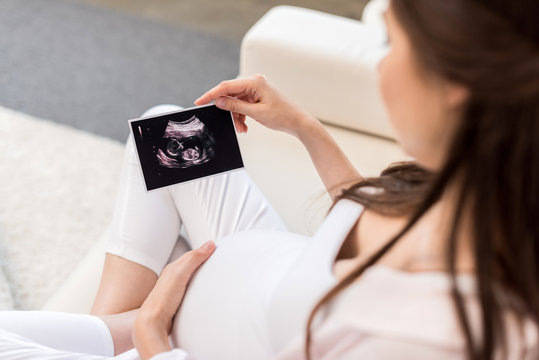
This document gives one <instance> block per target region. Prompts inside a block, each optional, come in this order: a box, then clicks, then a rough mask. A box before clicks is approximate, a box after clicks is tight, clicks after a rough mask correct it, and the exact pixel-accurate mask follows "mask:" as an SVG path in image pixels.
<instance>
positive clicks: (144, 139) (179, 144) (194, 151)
mask: <svg viewBox="0 0 539 360" xmlns="http://www.w3.org/2000/svg"><path fill="white" fill-rule="evenodd" d="M129 123H130V127H131V134H132V136H133V139H134V142H135V146H136V148H137V153H138V157H139V160H140V165H141V168H142V174H143V177H144V181H145V183H146V190H147V191H151V190H155V189H159V188H162V187H165V186H170V185H174V184H179V183H182V182H186V181H190V180H194V179H199V178H202V177H206V176H211V175H216V174H220V173H224V172H227V171H232V170H236V169H240V168H243V160H242V157H241V153H240V148H239V145H238V139H237V137H236V129H235V127H234V122H233V120H232V114H231V113H230V111H226V110H222V109H219V108H218V107H216V106H215V105H203V106H197V107H192V108H189V109H182V110H179V111H175V112H172V113H167V114H162V115H156V116H150V117H144V118H139V119H134V120H130V121H129Z"/></svg>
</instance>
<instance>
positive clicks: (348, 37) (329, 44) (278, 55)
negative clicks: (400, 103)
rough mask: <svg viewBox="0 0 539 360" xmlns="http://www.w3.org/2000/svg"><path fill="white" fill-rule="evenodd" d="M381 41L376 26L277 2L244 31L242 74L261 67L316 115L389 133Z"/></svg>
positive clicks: (374, 132) (257, 70)
mask: <svg viewBox="0 0 539 360" xmlns="http://www.w3.org/2000/svg"><path fill="white" fill-rule="evenodd" d="M372 9H373V13H374V10H375V9H374V8H372ZM370 18H375V16H374V15H372V16H370ZM373 22H374V20H373ZM384 41H385V34H384V30H383V29H381V28H380V27H379V26H368V25H365V24H363V23H361V22H359V21H356V20H353V19H348V18H344V17H340V16H336V15H330V14H326V13H322V12H319V11H315V10H309V9H303V8H298V7H293V6H277V7H275V8H273V9H271V10H270V11H268V12H267V13H266V14H265V15H264V16H263V17H262V18H261V19H260V20H259V21H258V22H257V23H256V24H255V25H253V27H252V28H251V29H250V30H249V31H248V32H247V34H246V35H245V37H244V39H243V42H242V46H241V56H240V76H247V75H251V74H253V73H263V74H264V75H266V77H267V78H268V79H269V80H270V81H271V82H272V83H274V84H275V85H277V87H278V88H279V89H281V90H282V91H283V92H284V93H286V94H287V95H288V96H290V97H291V98H292V99H293V100H295V101H296V102H297V103H299V104H300V105H301V106H302V107H304V108H305V109H307V110H308V111H309V112H310V113H311V114H313V115H314V116H316V117H318V118H319V119H320V120H323V121H325V122H327V123H331V124H335V125H341V126H345V127H348V128H351V129H357V130H360V131H365V132H368V133H372V134H376V135H381V136H386V137H390V138H392V137H393V132H392V129H391V127H390V125H389V123H388V120H387V116H386V114H385V112H384V108H383V104H382V101H381V97H380V94H379V91H378V89H377V81H376V76H377V74H376V70H375V67H376V64H377V63H378V61H379V60H380V58H381V57H382V56H383V55H384V54H385V52H386V48H385V47H384Z"/></svg>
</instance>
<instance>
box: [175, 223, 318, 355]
mask: <svg viewBox="0 0 539 360" xmlns="http://www.w3.org/2000/svg"><path fill="white" fill-rule="evenodd" d="M309 239H310V238H309V237H307V236H304V235H300V234H294V233H288V232H282V231H274V230H249V231H244V232H239V233H235V234H232V235H229V236H226V237H223V238H221V239H219V241H218V245H217V249H216V250H215V252H214V253H213V255H212V256H211V257H210V259H208V261H206V263H204V265H203V266H202V267H201V268H200V269H199V270H198V271H197V273H196V274H195V276H194V277H193V278H192V279H191V282H190V284H189V287H188V289H187V292H186V294H185V297H184V300H183V303H182V305H181V307H180V309H179V311H178V313H177V314H176V317H175V318H174V323H173V328H172V334H171V341H172V344H173V346H174V347H179V348H181V349H184V350H185V351H187V352H188V353H189V354H190V355H191V356H193V357H195V358H197V359H201V360H212V359H220V360H225V359H235V360H237V359H266V358H269V357H271V355H272V354H271V352H270V350H269V349H270V346H269V340H268V333H267V326H266V307H267V304H268V303H269V301H270V300H271V296H272V293H273V290H274V289H275V287H276V286H277V285H278V283H279V281H280V280H281V279H282V277H283V276H284V275H285V274H286V272H287V271H288V269H289V268H290V267H291V266H292V264H293V263H294V261H295V260H296V259H297V257H298V256H299V254H300V253H301V252H302V251H303V250H304V248H305V246H306V245H307V243H308V242H309Z"/></svg>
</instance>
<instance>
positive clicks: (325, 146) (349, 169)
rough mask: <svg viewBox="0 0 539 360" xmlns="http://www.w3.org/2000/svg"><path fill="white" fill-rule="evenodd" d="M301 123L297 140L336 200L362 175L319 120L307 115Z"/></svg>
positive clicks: (332, 197)
mask: <svg viewBox="0 0 539 360" xmlns="http://www.w3.org/2000/svg"><path fill="white" fill-rule="evenodd" d="M299 122H300V123H301V124H303V125H302V127H301V128H300V130H299V131H298V132H297V138H298V139H299V140H300V141H301V142H302V143H303V145H304V146H305V148H306V149H307V151H308V152H309V155H310V157H311V160H312V161H313V164H314V166H315V167H316V171H318V175H320V178H321V179H322V182H323V183H324V185H325V187H326V190H327V191H328V193H329V195H330V196H331V199H332V200H334V199H335V196H337V195H338V194H339V193H340V192H341V190H342V189H343V188H345V187H346V185H347V184H349V183H350V182H351V181H358V180H360V179H361V175H360V174H359V172H358V171H357V170H356V168H355V167H354V165H352V163H351V162H350V160H349V159H348V157H347V156H346V155H345V154H344V152H343V151H342V149H341V148H340V147H339V145H337V143H336V142H335V140H334V139H333V137H332V136H331V135H330V133H329V132H328V131H327V130H326V128H325V127H324V126H323V125H322V124H321V123H320V121H318V119H316V118H315V117H314V116H312V115H310V114H307V115H306V116H305V119H303V120H301V121H299Z"/></svg>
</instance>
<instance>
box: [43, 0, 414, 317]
mask: <svg viewBox="0 0 539 360" xmlns="http://www.w3.org/2000/svg"><path fill="white" fill-rule="evenodd" d="M382 6H383V0H375V1H374V2H371V3H369V5H368V6H367V8H366V10H365V12H364V15H363V21H362V22H359V21H355V20H351V19H347V18H343V17H339V16H334V15H329V14H325V13H321V12H318V11H313V10H308V9H302V8H297V7H291V6H278V7H276V8H273V9H271V10H270V11H269V12H268V13H267V14H265V15H264V16H263V17H262V18H261V19H260V20H259V21H258V22H257V23H256V24H255V25H254V26H253V27H252V28H251V29H250V30H249V31H248V33H247V34H246V35H245V37H244V39H243V42H242V47H241V60H240V61H241V63H240V74H239V76H240V77H242V76H247V75H250V74H253V73H263V74H264V75H266V77H267V78H268V79H269V81H270V82H272V83H273V84H274V85H276V86H277V87H278V88H280V89H281V90H282V91H283V92H284V93H286V94H287V95H289V96H290V97H291V98H292V99H293V100H295V101H296V102H297V103H299V104H300V105H301V106H303V107H304V108H305V109H307V110H308V111H309V112H311V113H312V114H313V115H315V116H317V117H318V118H319V119H320V120H322V121H323V122H324V124H325V125H326V127H327V129H328V130H329V132H330V133H331V134H332V135H333V136H334V137H335V139H336V141H337V143H338V144H339V145H340V146H341V147H342V148H343V149H344V151H345V153H346V154H348V155H349V157H350V159H351V161H352V163H353V164H354V165H355V166H356V167H357V168H358V170H359V171H360V173H361V174H363V175H366V176H371V175H377V174H378V173H379V172H380V171H381V170H382V169H383V168H384V167H386V166H387V165H388V164H389V163H391V162H393V161H400V160H405V159H406V156H405V155H404V154H403V153H402V152H401V150H400V148H399V147H398V145H397V144H396V143H395V141H394V140H391V139H392V136H393V134H392V132H391V128H390V126H389V124H388V121H387V118H386V115H385V114H384V110H383V106H382V102H381V100H380V96H379V93H378V89H377V87H376V71H375V67H376V64H377V61H378V60H379V59H380V58H381V56H382V55H383V54H384V51H385V49H384V46H383V41H384V28H383V25H382V22H381V20H380V11H381V8H382ZM247 123H248V126H249V131H248V133H247V134H240V135H239V142H240V147H241V151H242V155H243V157H244V162H245V166H246V169H247V171H248V173H249V174H250V175H251V177H252V178H253V179H254V181H255V182H256V183H257V184H258V185H259V187H260V188H261V190H262V191H263V193H265V194H266V196H267V197H268V199H269V201H270V202H271V203H272V205H273V206H274V207H275V209H276V210H277V211H278V213H279V214H280V215H281V216H282V218H283V220H284V221H285V223H286V224H287V226H288V227H289V229H290V230H291V231H296V232H300V233H305V234H311V233H313V232H314V231H315V230H316V227H317V226H318V224H319V223H320V221H321V220H322V219H323V216H324V214H325V212H326V211H327V209H328V207H329V205H330V203H329V197H328V196H327V194H326V193H325V191H324V186H323V184H322V182H321V180H320V178H319V177H318V174H317V173H316V170H315V168H314V166H313V164H312V162H311V161H310V159H309V156H308V154H307V152H306V150H305V149H304V148H303V146H302V144H301V143H300V142H299V141H298V140H297V139H295V138H293V137H291V136H289V135H287V134H284V133H278V132H274V131H271V130H268V129H266V128H264V127H262V126H261V125H258V124H257V123H256V122H255V121H254V120H252V119H248V122H247ZM105 236H106V234H104V235H103V236H102V237H101V239H100V240H99V242H98V243H97V244H96V245H95V246H94V248H93V249H92V250H91V251H90V252H89V253H88V254H87V255H86V256H85V257H84V259H82V260H81V262H80V264H79V266H78V267H77V268H76V269H75V271H74V272H73V273H72V274H71V275H70V277H69V278H68V279H67V281H66V282H65V283H64V284H63V285H62V286H61V287H60V288H59V290H58V291H56V293H55V294H54V295H53V296H52V297H51V298H50V299H49V300H48V301H47V303H46V304H45V306H44V307H43V308H44V309H46V310H60V311H71V312H83V313H84V312H88V311H89V309H90V305H91V302H92V300H93V296H94V294H95V291H96V289H97V285H98V282H99V278H100V270H101V266H102V262H103V258H104V255H103V246H104V239H105Z"/></svg>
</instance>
